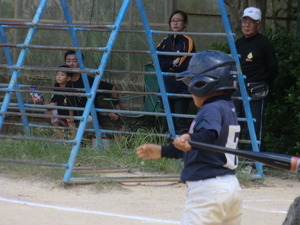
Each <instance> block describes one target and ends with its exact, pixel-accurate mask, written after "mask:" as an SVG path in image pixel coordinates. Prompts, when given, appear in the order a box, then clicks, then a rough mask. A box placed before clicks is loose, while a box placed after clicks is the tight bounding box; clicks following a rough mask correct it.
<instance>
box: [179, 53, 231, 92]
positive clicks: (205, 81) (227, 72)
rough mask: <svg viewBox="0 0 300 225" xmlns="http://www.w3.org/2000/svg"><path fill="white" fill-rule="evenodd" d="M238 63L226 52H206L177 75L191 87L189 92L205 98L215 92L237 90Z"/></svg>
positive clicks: (199, 54) (193, 59) (195, 57)
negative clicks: (235, 82) (235, 83)
mask: <svg viewBox="0 0 300 225" xmlns="http://www.w3.org/2000/svg"><path fill="white" fill-rule="evenodd" d="M236 75H237V70H236V63H235V61H234V59H233V58H231V57H230V56H229V55H227V54H225V53H224V52H220V51H214V50H206V51H202V52H198V53H197V54H196V55H194V56H193V57H192V58H191V61H190V63H189V67H188V70H187V71H185V72H182V73H179V74H177V75H176V78H177V80H181V81H183V82H184V83H185V84H186V85H188V87H189V92H190V93H191V94H193V95H195V96H198V97H203V96H206V95H208V94H211V93H213V92H215V91H221V90H229V91H230V90H231V91H234V90H236V87H235V85H234V81H235V77H234V76H236Z"/></svg>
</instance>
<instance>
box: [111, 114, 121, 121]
mask: <svg viewBox="0 0 300 225" xmlns="http://www.w3.org/2000/svg"><path fill="white" fill-rule="evenodd" d="M108 115H109V117H110V120H111V121H116V120H118V119H119V115H118V114H115V113H109V114H108Z"/></svg>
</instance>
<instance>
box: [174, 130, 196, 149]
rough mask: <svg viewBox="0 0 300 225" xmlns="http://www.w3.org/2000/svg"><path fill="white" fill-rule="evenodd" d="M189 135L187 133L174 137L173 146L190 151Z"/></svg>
mask: <svg viewBox="0 0 300 225" xmlns="http://www.w3.org/2000/svg"><path fill="white" fill-rule="evenodd" d="M190 140H191V137H190V135H189V134H183V135H181V136H179V137H177V138H175V139H174V142H173V143H174V146H175V147H176V148H177V149H179V150H181V151H190V150H191V149H192V146H191V145H190V144H189V141H190Z"/></svg>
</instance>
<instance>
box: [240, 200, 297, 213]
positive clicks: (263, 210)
mask: <svg viewBox="0 0 300 225" xmlns="http://www.w3.org/2000/svg"><path fill="white" fill-rule="evenodd" d="M243 202H244V203H247V202H289V203H291V202H293V200H288V199H256V200H244V201H243ZM243 208H244V209H250V210H254V211H259V212H267V213H282V214H287V211H286V210H269V209H257V208H254V207H250V206H245V205H244V206H243Z"/></svg>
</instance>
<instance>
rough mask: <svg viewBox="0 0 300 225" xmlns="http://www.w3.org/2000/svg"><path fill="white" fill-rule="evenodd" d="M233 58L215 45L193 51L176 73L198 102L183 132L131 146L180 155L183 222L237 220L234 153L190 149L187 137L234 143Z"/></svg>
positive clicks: (213, 224)
mask: <svg viewBox="0 0 300 225" xmlns="http://www.w3.org/2000/svg"><path fill="white" fill-rule="evenodd" d="M236 74H237V73H236V64H235V61H234V60H233V59H232V58H231V57H230V56H228V55H227V54H225V53H223V52H219V51H202V52H199V53H197V54H196V55H194V56H193V57H192V59H191V61H190V63H189V67H188V70H187V71H185V72H182V73H180V74H177V75H176V77H177V79H178V80H182V81H183V82H184V83H185V84H186V85H188V89H189V92H190V93H191V94H192V97H193V100H194V103H195V105H196V106H197V107H199V108H200V110H199V112H198V114H197V115H196V117H195V119H194V121H193V122H192V124H191V126H190V130H189V133H187V134H183V135H181V136H179V137H176V138H175V139H174V142H173V143H171V144H169V145H166V146H160V145H155V144H144V145H141V146H139V147H137V149H136V154H137V156H138V157H139V158H141V159H143V160H148V159H158V158H161V157H166V158H184V168H183V170H182V173H181V180H182V181H183V182H185V183H186V185H187V187H188V194H187V200H186V203H185V210H184V213H183V218H182V224H183V225H239V224H241V214H242V206H241V204H242V190H241V187H240V185H239V182H238V180H237V178H236V176H235V169H236V167H237V157H236V156H234V155H231V154H226V153H224V154H223V153H216V152H212V151H207V150H203V149H194V148H192V147H191V145H190V144H189V140H192V141H197V142H204V143H208V144H214V145H219V146H223V147H227V148H236V146H237V141H238V137H239V132H240V126H239V125H238V122H237V116H236V112H235V108H234V105H233V102H232V101H231V94H232V93H233V92H234V91H235V90H236V88H235V85H234V75H236Z"/></svg>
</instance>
